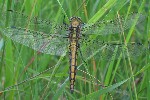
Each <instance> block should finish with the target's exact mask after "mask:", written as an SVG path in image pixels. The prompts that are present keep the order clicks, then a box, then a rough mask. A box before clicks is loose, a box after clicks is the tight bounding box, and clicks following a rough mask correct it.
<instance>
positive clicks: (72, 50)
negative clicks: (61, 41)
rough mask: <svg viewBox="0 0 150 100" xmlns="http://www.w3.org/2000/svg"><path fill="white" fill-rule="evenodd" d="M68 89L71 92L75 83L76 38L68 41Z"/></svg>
mask: <svg viewBox="0 0 150 100" xmlns="http://www.w3.org/2000/svg"><path fill="white" fill-rule="evenodd" d="M69 47H70V48H69V49H70V53H69V54H70V91H71V93H73V91H74V85H75V76H76V69H77V49H78V43H77V41H76V40H73V41H72V42H71V43H70V46H69Z"/></svg>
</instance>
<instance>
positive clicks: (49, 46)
mask: <svg viewBox="0 0 150 100" xmlns="http://www.w3.org/2000/svg"><path fill="white" fill-rule="evenodd" d="M4 35H6V36H7V37H9V38H11V39H12V40H14V41H16V42H18V43H21V44H23V45H25V46H28V47H30V48H32V49H34V50H36V51H40V52H42V53H46V54H51V55H62V54H63V53H65V52H66V48H67V40H66V39H63V36H60V35H57V34H44V33H43V32H38V31H32V30H28V29H25V28H24V29H23V28H18V27H8V28H6V29H5V30H4Z"/></svg>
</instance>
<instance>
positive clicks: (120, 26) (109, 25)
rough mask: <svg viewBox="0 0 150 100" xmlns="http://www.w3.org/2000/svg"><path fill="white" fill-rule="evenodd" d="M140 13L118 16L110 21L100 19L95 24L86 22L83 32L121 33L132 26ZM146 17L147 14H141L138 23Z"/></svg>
mask: <svg viewBox="0 0 150 100" xmlns="http://www.w3.org/2000/svg"><path fill="white" fill-rule="evenodd" d="M137 16H138V14H135V13H134V14H130V15H129V16H128V18H127V19H125V18H123V17H122V16H121V17H120V18H116V19H115V20H109V21H99V22H97V23H95V24H85V25H83V28H82V32H83V34H85V35H86V34H97V35H107V34H115V33H121V32H123V31H124V30H126V29H128V28H130V27H131V26H132V25H133V23H134V21H135V20H136V19H137ZM144 19H145V16H144V15H142V14H139V18H138V21H137V22H136V24H139V23H140V22H142V21H143V20H144Z"/></svg>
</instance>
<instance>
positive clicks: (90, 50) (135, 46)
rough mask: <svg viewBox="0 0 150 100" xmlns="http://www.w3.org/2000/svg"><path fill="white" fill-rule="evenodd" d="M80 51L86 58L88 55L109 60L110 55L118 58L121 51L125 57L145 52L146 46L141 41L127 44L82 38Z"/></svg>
mask: <svg viewBox="0 0 150 100" xmlns="http://www.w3.org/2000/svg"><path fill="white" fill-rule="evenodd" d="M80 47H81V49H80V50H81V53H82V57H83V58H84V59H87V58H88V57H90V56H94V57H98V58H99V59H102V60H103V59H104V60H110V59H111V58H112V56H115V59H118V57H119V56H120V54H121V53H122V55H123V56H122V57H125V58H127V57H128V55H129V57H130V58H133V59H134V58H136V57H137V56H140V55H142V54H146V50H147V49H148V46H147V47H146V46H144V45H143V44H142V43H135V42H133V43H129V44H127V46H125V44H123V43H117V42H110V43H108V42H103V41H100V40H99V39H97V38H96V39H95V40H93V41H91V40H82V41H81V42H80Z"/></svg>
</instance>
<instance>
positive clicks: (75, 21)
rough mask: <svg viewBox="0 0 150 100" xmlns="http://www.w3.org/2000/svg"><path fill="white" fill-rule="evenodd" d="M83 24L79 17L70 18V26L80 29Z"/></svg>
mask: <svg viewBox="0 0 150 100" xmlns="http://www.w3.org/2000/svg"><path fill="white" fill-rule="evenodd" d="M81 23H82V21H81V19H80V18H79V17H71V18H70V24H71V26H72V27H78V26H80V25H81Z"/></svg>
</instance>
